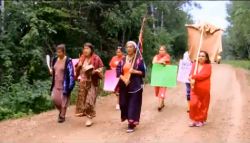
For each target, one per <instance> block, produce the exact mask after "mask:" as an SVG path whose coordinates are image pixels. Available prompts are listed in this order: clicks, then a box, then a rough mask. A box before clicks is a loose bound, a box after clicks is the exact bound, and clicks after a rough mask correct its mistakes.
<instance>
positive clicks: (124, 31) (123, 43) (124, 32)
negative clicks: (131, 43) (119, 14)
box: [122, 28, 127, 47]
mask: <svg viewBox="0 0 250 143" xmlns="http://www.w3.org/2000/svg"><path fill="white" fill-rule="evenodd" d="M126 31H127V28H125V29H123V33H122V46H123V47H124V46H125V36H126Z"/></svg>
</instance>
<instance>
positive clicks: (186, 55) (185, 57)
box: [183, 51, 190, 61]
mask: <svg viewBox="0 0 250 143" xmlns="http://www.w3.org/2000/svg"><path fill="white" fill-rule="evenodd" d="M183 60H185V61H189V60H190V59H189V54H188V51H186V52H185V53H184V54H183Z"/></svg>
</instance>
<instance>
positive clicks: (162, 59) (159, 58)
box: [152, 45, 171, 111]
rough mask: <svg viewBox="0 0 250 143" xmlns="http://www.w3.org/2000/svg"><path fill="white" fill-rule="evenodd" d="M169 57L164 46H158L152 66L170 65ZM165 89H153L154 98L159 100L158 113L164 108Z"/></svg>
mask: <svg viewBox="0 0 250 143" xmlns="http://www.w3.org/2000/svg"><path fill="white" fill-rule="evenodd" d="M170 61H171V59H170V55H169V54H167V49H166V46H164V45H162V46H160V50H159V54H158V55H156V56H155V57H154V59H153V62H152V63H153V64H163V65H170ZM166 91H167V88H166V87H157V86H156V87H155V96H156V97H158V98H159V107H158V111H161V110H162V108H164V107H165V105H164V99H165V98H166Z"/></svg>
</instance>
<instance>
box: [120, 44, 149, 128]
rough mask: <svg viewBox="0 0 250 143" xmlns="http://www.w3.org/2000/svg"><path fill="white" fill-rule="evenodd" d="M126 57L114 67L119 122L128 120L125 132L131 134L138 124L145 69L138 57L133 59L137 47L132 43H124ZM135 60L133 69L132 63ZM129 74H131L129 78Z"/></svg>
mask: <svg viewBox="0 0 250 143" xmlns="http://www.w3.org/2000/svg"><path fill="white" fill-rule="evenodd" d="M126 50H127V56H126V57H124V58H122V60H121V61H120V62H119V63H118V65H117V67H116V73H117V77H118V78H120V79H121V80H120V82H119V83H118V86H119V103H120V110H121V121H122V122H124V121H125V120H128V129H127V132H128V133H129V132H133V131H134V128H135V127H136V126H137V125H138V124H139V120H140V114H141V106H142V92H143V78H144V77H145V73H146V68H145V66H144V61H143V59H142V58H141V57H140V56H137V57H135V54H136V52H137V45H136V43H135V42H134V41H129V42H127V43H126ZM134 58H136V59H135V64H134V67H133V68H131V66H132V61H133V59H134ZM129 74H131V76H130V78H129Z"/></svg>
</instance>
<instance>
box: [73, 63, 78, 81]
mask: <svg viewBox="0 0 250 143" xmlns="http://www.w3.org/2000/svg"><path fill="white" fill-rule="evenodd" d="M78 62H79V59H72V64H73V68H74V76H76V71H75V65H76V64H77V63H78ZM78 79H79V77H78Z"/></svg>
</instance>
